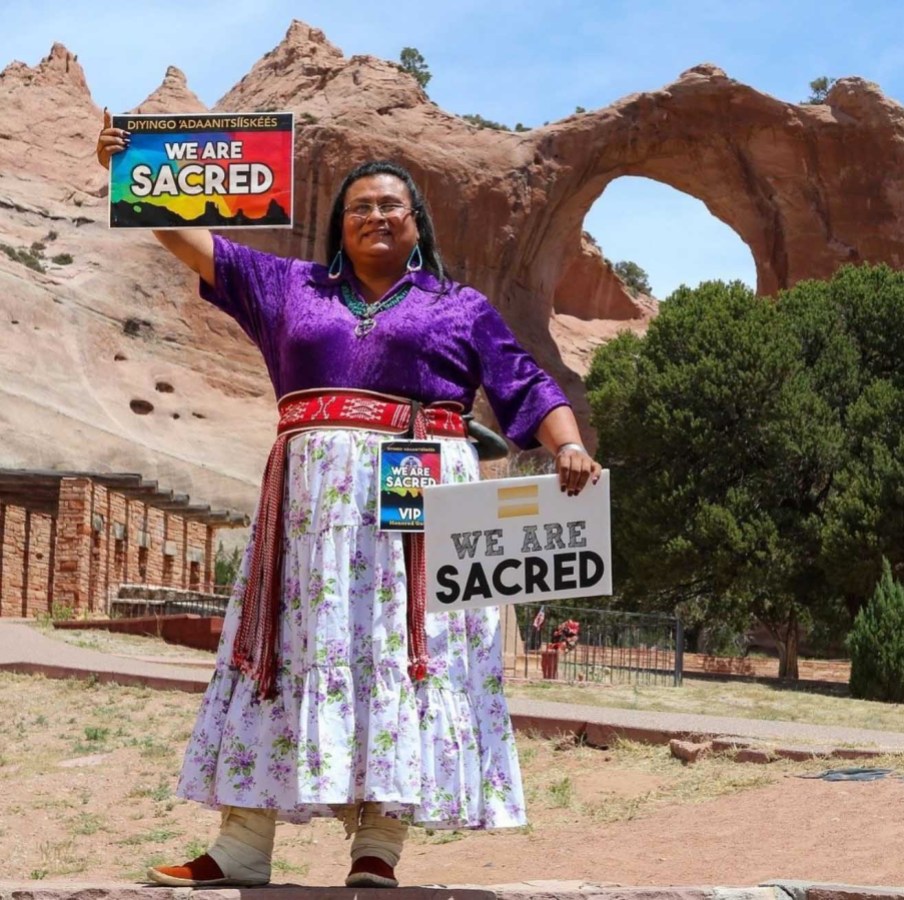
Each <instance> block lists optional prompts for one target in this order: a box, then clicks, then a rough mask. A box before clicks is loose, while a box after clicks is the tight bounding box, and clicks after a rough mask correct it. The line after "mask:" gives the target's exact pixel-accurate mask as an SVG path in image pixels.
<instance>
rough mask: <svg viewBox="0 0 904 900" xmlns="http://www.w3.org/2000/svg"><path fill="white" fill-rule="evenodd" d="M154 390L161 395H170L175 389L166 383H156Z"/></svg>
mask: <svg viewBox="0 0 904 900" xmlns="http://www.w3.org/2000/svg"><path fill="white" fill-rule="evenodd" d="M154 388H155V390H157V391H159V392H160V393H161V394H172V392H173V391H174V390H175V388H174V387H173V386H172V385H171V384H170V383H169V382H168V381H158V382H157V384H155V385H154Z"/></svg>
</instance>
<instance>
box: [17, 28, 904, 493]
mask: <svg viewBox="0 0 904 900" xmlns="http://www.w3.org/2000/svg"><path fill="white" fill-rule="evenodd" d="M203 108H204V107H203V104H202V103H201V102H200V101H199V100H198V98H197V97H196V96H195V95H194V94H192V93H191V91H190V90H189V88H188V85H187V84H186V83H185V79H184V76H183V75H182V73H181V72H179V70H177V69H174V68H171V69H169V70H168V72H167V74H166V78H165V80H164V82H163V84H162V85H161V87H160V88H159V89H158V90H157V91H155V92H154V94H152V95H151V97H149V98H148V99H147V101H145V103H142V104H140V106H139V107H138V109H140V110H141V111H144V112H162V111H197V110H202V109H203ZM214 108H215V109H217V110H224V111H225V110H243V111H247V110H253V109H276V108H280V109H291V110H293V111H294V112H295V113H296V115H297V121H298V129H297V138H296V173H297V175H296V179H297V184H296V208H295V221H296V224H295V227H294V229H292V230H290V231H274V232H271V233H266V234H265V233H250V232H249V233H246V234H244V235H242V236H241V237H242V239H245V240H247V241H249V242H252V243H255V244H256V245H258V246H265V247H268V248H270V249H273V250H275V251H276V252H281V253H291V254H295V255H299V256H303V257H308V258H320V259H322V258H323V256H324V240H325V231H326V228H325V225H326V217H327V214H328V209H329V204H330V201H331V199H332V195H333V193H334V191H335V189H336V187H337V185H338V182H339V181H340V179H341V178H342V176H343V175H344V173H345V171H346V170H347V169H348V168H349V166H350V165H352V164H354V163H356V162H358V161H360V160H362V159H365V158H373V157H381V156H388V157H393V158H396V159H399V160H400V161H401V162H403V163H404V164H406V165H407V166H409V167H410V168H411V170H412V172H413V173H414V175H415V177H416V178H417V179H418V180H419V181H420V182H421V183H422V184H423V186H424V188H425V191H426V193H427V196H428V197H429V198H430V201H431V205H432V207H433V210H434V214H435V217H436V222H437V230H438V234H439V239H440V243H441V246H442V247H443V250H444V253H445V256H446V257H447V259H448V261H449V263H450V266H451V268H452V270H453V271H454V273H455V274H456V276H457V277H459V278H461V279H463V280H467V281H469V282H471V283H473V284H475V285H476V286H477V287H479V288H480V289H482V290H484V291H485V292H486V293H487V294H488V295H489V296H490V297H491V298H492V299H493V301H494V302H495V303H496V304H497V305H498V307H499V309H500V310H501V312H502V313H503V315H504V316H505V317H506V318H507V319H508V320H509V322H510V323H511V325H512V327H513V328H514V329H515V331H516V332H517V333H518V335H519V336H520V337H521V339H522V340H523V341H524V342H525V344H526V345H527V346H528V347H529V348H530V349H531V350H532V351H533V353H534V354H535V355H536V357H537V358H538V359H539V361H540V362H541V363H542V364H543V365H544V366H546V367H547V368H549V369H550V370H551V371H552V372H553V373H554V374H555V375H556V376H557V377H558V378H559V379H560V380H561V381H562V382H563V384H564V385H565V386H566V388H567V390H568V391H569V393H570V395H571V397H572V398H573V400H574V402H575V405H576V409H577V410H578V412H579V414H580V415H582V416H583V415H585V414H586V403H585V401H584V398H583V395H582V389H581V385H580V377H579V375H580V373H581V372H582V371H583V368H584V367H585V366H586V363H587V360H588V357H589V350H590V347H591V346H593V345H594V344H595V343H597V342H599V341H601V340H604V339H606V338H608V337H610V336H611V334H612V333H614V331H615V330H616V329H617V328H619V327H633V328H639V329H643V328H644V327H645V323H646V322H647V321H648V320H649V318H650V317H651V315H653V314H654V312H655V306H654V304H652V303H650V302H649V301H647V300H645V299H644V298H639V299H638V300H637V301H635V300H634V299H633V298H631V297H630V295H629V294H628V293H627V292H626V291H625V290H624V289H623V287H622V286H621V285H620V283H619V282H617V280H614V279H613V277H612V273H611V271H610V270H609V269H608V267H607V266H606V264H605V263H604V261H603V259H602V255H601V254H599V253H598V251H595V250H594V248H592V247H591V246H589V245H588V244H586V243H585V242H582V237H581V228H582V224H583V220H584V216H585V214H586V212H587V210H588V209H589V208H590V206H591V204H592V203H593V202H594V201H595V200H596V199H597V198H598V197H599V196H600V194H601V193H602V192H603V190H604V189H605V187H606V185H607V184H608V183H609V182H610V181H612V180H613V179H615V178H617V177H619V176H621V175H642V176H647V177H650V178H655V179H658V180H660V181H663V182H665V183H667V184H670V185H672V186H673V187H676V188H678V189H679V190H683V191H685V192H687V193H689V194H691V195H693V196H695V197H698V198H699V199H701V200H702V201H703V202H704V203H705V204H706V205H707V207H708V208H709V209H710V211H711V212H712V213H713V214H714V215H716V216H717V217H718V218H720V219H722V220H723V221H724V222H726V223H727V224H729V225H730V226H731V227H732V228H733V229H734V230H735V231H737V233H738V234H739V235H740V236H741V237H742V239H743V240H744V241H745V242H746V243H747V244H748V245H749V246H750V248H751V250H752V252H753V255H754V258H755V261H756V265H757V274H758V286H759V289H760V291H761V292H763V293H769V292H772V291H774V290H776V289H778V288H780V287H783V286H785V285H788V284H791V283H793V282H794V281H796V280H798V279H800V278H803V277H808V276H823V275H828V274H830V273H831V272H832V271H833V270H834V269H835V268H836V267H837V265H838V264H839V263H841V262H846V261H857V260H871V261H872V260H885V261H888V262H889V263H891V264H892V265H896V266H897V265H901V264H902V263H904V252H902V251H904V247H902V238H901V236H900V234H901V232H900V228H899V224H898V223H899V220H900V218H901V215H900V207H901V206H902V204H904V200H902V198H904V191H902V186H901V179H902V177H904V176H902V175H901V172H902V171H904V170H902V167H901V166H900V165H899V163H900V159H899V156H900V154H901V153H902V150H901V147H902V146H904V140H902V138H904V116H902V112H904V110H902V108H901V107H900V106H899V105H898V104H896V103H894V102H892V101H890V100H888V99H887V98H885V97H883V96H882V94H881V92H880V91H879V90H878V88H876V87H875V86H874V85H870V84H867V83H865V82H863V81H861V80H860V79H856V78H848V79H842V80H841V81H839V82H838V83H836V84H835V86H834V87H833V89H832V91H831V92H830V94H829V97H828V102H827V104H826V105H824V106H812V107H811V106H797V105H795V104H790V103H783V102H781V101H779V100H776V99H774V98H772V97H768V96H766V95H764V94H761V93H759V92H757V91H755V90H754V89H752V88H749V87H746V86H745V85H741V84H739V83H737V82H735V81H733V80H731V79H730V78H728V77H727V76H726V75H725V74H724V73H723V72H722V71H721V70H719V69H717V68H716V67H715V66H710V65H703V66H697V67H696V68H694V69H691V70H690V71H688V72H686V73H684V74H683V75H682V76H681V77H680V78H679V79H678V80H677V81H676V82H674V83H673V84H671V85H668V86H666V87H665V88H663V89H661V90H659V91H653V92H649V93H644V94H637V95H632V96H630V97H626V98H624V99H623V100H621V101H619V102H618V103H616V104H614V105H612V106H611V107H607V108H604V109H599V110H596V111H593V112H590V113H584V114H580V115H574V116H570V117H568V118H567V119H564V120H562V121H561V122H556V123H553V124H551V125H549V126H546V127H544V128H537V129H534V130H532V131H528V132H523V133H511V132H498V131H490V130H480V129H478V128H476V127H474V126H472V125H469V124H468V123H466V122H464V121H463V120H462V119H460V118H458V117H456V116H453V115H450V114H448V113H446V112H444V111H443V110H441V109H439V108H438V107H437V106H436V105H435V104H433V103H432V102H431V101H430V100H429V99H428V98H427V97H426V95H425V94H424V92H423V91H422V89H421V88H420V87H419V86H418V85H417V83H416V82H415V81H414V79H413V78H411V77H410V76H408V75H406V74H405V73H403V72H401V71H400V70H399V68H398V67H397V66H396V65H395V64H393V63H389V62H386V61H383V60H379V59H375V58H373V57H369V56H358V57H352V58H350V59H347V58H345V57H344V56H343V55H342V53H341V52H340V51H339V50H338V49H336V48H335V47H333V46H332V45H331V44H330V43H329V42H328V41H327V40H326V38H325V37H324V35H323V34H322V32H319V31H317V30H315V29H311V28H309V27H308V26H306V25H304V24H302V23H300V22H295V23H293V24H292V26H291V27H290V29H289V31H288V33H287V35H286V38H285V40H284V41H283V42H282V43H281V44H280V45H279V46H278V47H276V48H275V49H274V50H273V51H271V52H270V53H268V54H267V55H266V56H265V57H264V58H263V59H262V60H260V61H259V62H258V63H257V64H256V65H255V66H254V68H253V69H252V71H251V72H249V73H248V75H246V76H245V78H243V79H242V80H241V82H239V84H238V85H236V87H235V88H233V89H232V90H231V91H230V92H229V93H228V94H227V95H226V96H225V97H223V98H222V100H220V101H219V102H218V103H217V104H216V105H215V107H214ZM99 123H100V109H99V108H98V106H97V104H96V103H95V102H94V100H93V98H92V97H91V94H90V92H89V90H88V86H87V84H86V82H85V77H84V73H83V71H82V69H81V67H80V66H79V64H78V61H77V59H76V57H75V56H73V55H72V54H71V53H70V52H69V51H68V50H66V48H64V47H62V46H60V45H55V46H54V47H53V49H52V51H51V53H50V55H49V56H48V57H47V58H46V59H45V60H43V61H42V62H41V63H40V64H39V65H37V66H35V67H34V68H31V67H28V66H26V65H24V64H22V63H12V64H11V65H9V66H8V67H7V68H6V69H5V70H4V71H3V72H2V73H0V209H2V210H3V213H4V218H3V225H2V226H0V228H2V233H0V241H2V243H3V244H4V245H6V246H7V247H9V248H10V250H11V251H12V252H13V253H17V251H20V250H27V249H28V248H30V247H31V246H32V245H33V244H34V242H40V243H43V244H44V245H45V246H44V249H43V250H38V251H36V252H37V253H38V254H43V257H44V259H43V262H41V261H40V260H37V262H38V264H40V265H43V266H44V267H45V269H46V271H44V272H38V271H34V270H33V269H31V268H28V267H27V266H26V265H24V264H23V261H22V259H23V257H22V255H21V254H19V255H18V257H17V259H12V258H9V256H8V255H7V254H6V253H0V334H2V335H3V337H2V344H0V427H3V429H4V435H5V439H4V442H3V445H2V446H3V449H2V450H0V466H30V467H34V466H48V467H50V466H57V467H64V466H65V467H74V468H76V467H77V468H98V469H115V470H124V469H132V470H136V471H141V472H143V473H144V474H146V475H148V476H151V477H154V476H156V477H159V478H160V479H161V480H162V481H165V482H166V483H167V485H168V486H172V487H175V488H177V489H180V490H188V491H189V492H191V493H193V494H195V495H196V496H198V497H203V498H208V499H215V500H218V501H220V502H224V503H231V504H235V505H238V506H241V507H243V508H245V509H247V508H249V507H250V506H251V505H252V503H253V498H254V493H255V488H254V485H255V482H256V480H257V476H258V472H259V470H260V468H261V466H262V464H263V460H264V457H265V455H266V449H267V447H268V445H269V442H270V437H271V433H272V432H271V430H272V423H273V413H272V398H271V396H270V388H269V384H268V383H267V382H266V379H265V376H264V375H263V371H262V367H261V365H260V362H259V359H258V357H257V353H256V351H255V350H254V349H253V348H252V347H250V346H249V344H248V342H247V341H246V340H245V338H244V337H243V336H242V335H241V334H240V332H239V331H238V329H237V328H236V327H234V326H233V325H232V323H230V322H229V321H227V320H225V319H224V318H223V316H222V315H221V314H219V313H218V312H216V311H215V310H212V309H210V308H209V307H206V306H205V305H204V304H203V303H201V301H199V300H198V299H197V298H196V296H195V286H194V284H193V279H191V278H190V277H188V275H186V274H185V273H184V272H182V271H181V270H180V269H179V268H178V266H176V265H175V264H173V262H172V261H171V260H170V259H169V258H168V257H167V255H166V254H165V253H164V251H162V250H161V249H160V248H159V247H158V246H157V245H156V243H155V242H154V240H153V238H152V237H150V236H149V235H143V234H129V233H115V234H113V233H110V232H109V231H108V229H107V227H106V224H105V216H106V180H105V177H104V173H103V172H101V170H99V169H98V168H97V166H96V164H95V163H94V142H95V138H96V134H97V129H98V126H99ZM66 253H68V254H71V256H72V258H73V262H72V263H71V264H69V265H65V264H62V263H53V262H51V261H50V260H51V259H52V257H53V256H59V255H60V254H66ZM170 387H171V388H172V390H169V388H170ZM136 401H137V402H136ZM147 404H150V405H151V406H152V407H153V410H152V411H150V412H148V413H147V414H140V412H141V411H142V410H144V411H147ZM136 409H137V410H139V412H136V411H134V410H136Z"/></svg>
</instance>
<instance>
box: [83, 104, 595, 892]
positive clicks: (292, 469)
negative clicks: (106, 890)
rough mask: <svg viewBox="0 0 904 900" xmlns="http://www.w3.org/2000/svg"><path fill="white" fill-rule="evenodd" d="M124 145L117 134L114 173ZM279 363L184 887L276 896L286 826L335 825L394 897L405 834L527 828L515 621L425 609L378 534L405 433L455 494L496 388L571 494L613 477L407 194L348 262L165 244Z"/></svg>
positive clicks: (409, 553) (354, 245) (378, 166)
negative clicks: (455, 269) (475, 415)
mask: <svg viewBox="0 0 904 900" xmlns="http://www.w3.org/2000/svg"><path fill="white" fill-rule="evenodd" d="M127 141H128V135H127V134H126V133H125V132H123V131H121V130H119V129H114V128H111V127H110V121H109V118H107V119H106V120H105V123H104V128H103V129H102V130H101V133H100V136H99V139H98V146H97V154H98V159H99V160H100V162H101V164H102V165H105V166H109V160H110V156H111V155H112V154H113V153H116V152H118V151H120V150H122V149H123V148H124V147H125V146H126V143H127ZM155 236H156V237H157V239H158V240H159V241H160V242H161V243H162V244H163V246H164V247H166V248H167V249H168V250H169V251H170V252H172V253H173V254H174V255H175V256H176V257H177V258H178V259H180V260H181V261H182V262H183V263H185V264H186V265H188V266H189V267H190V268H192V269H193V270H194V271H195V272H197V273H198V275H199V276H200V278H201V288H200V289H201V295H202V296H203V297H204V298H205V299H207V300H209V301H210V302H211V303H213V304H215V305H216V306H218V307H219V308H220V309H222V310H223V311H225V312H226V313H228V314H229V315H231V316H233V317H234V318H235V319H236V321H237V322H238V323H239V324H240V325H241V327H242V328H243V329H244V331H245V332H246V333H247V334H248V336H249V337H250V338H251V340H252V341H254V342H255V343H256V344H257V346H258V347H259V348H260V350H261V353H262V355H263V357H264V360H265V362H266V365H267V368H268V371H269V374H270V377H271V380H272V382H273V386H274V390H275V393H276V396H277V398H279V407H280V424H279V429H278V433H279V436H278V438H277V441H276V444H275V445H274V450H273V452H272V453H271V457H270V460H269V462H268V465H267V470H266V472H265V476H264V485H263V488H262V492H261V502H260V504H259V507H258V511H257V513H256V516H255V520H254V524H253V526H252V539H251V542H250V544H249V547H248V550H247V551H246V554H245V558H244V562H243V567H242V573H241V577H240V578H239V581H238V583H237V585H236V588H235V592H234V594H233V598H232V602H231V603H230V606H229V610H228V612H227V615H226V620H225V622H224V628H223V638H222V641H221V644H220V649H219V653H218V658H217V666H216V671H215V673H214V676H213V678H212V680H211V683H210V686H209V688H208V690H207V693H206V694H205V697H204V700H203V703H202V705H201V710H200V713H199V716H198V720H197V723H196V725H195V729H194V733H193V735H192V738H191V740H190V742H189V746H188V750H187V752H186V756H185V762H184V766H183V770H182V776H181V779H180V782H179V789H178V793H179V794H180V796H182V797H185V798H188V799H192V800H197V801H199V802H201V803H203V804H205V805H207V806H211V807H215V808H220V809H221V810H222V824H221V829H220V834H219V835H218V837H217V839H216V840H215V842H214V843H213V845H212V846H211V847H210V848H209V850H208V852H207V853H206V854H204V855H202V856H200V857H198V858H197V859H195V860H192V861H191V862H188V863H185V864H184V865H182V866H160V867H155V868H153V869H151V870H149V872H148V876H149V878H150V879H151V880H152V881H155V882H158V883H162V884H169V885H187V886H203V885H213V884H238V885H251V884H265V883H267V882H268V881H269V878H270V855H271V851H272V845H273V834H274V823H275V819H276V818H280V819H284V820H288V821H297V822H303V821H308V820H309V819H310V818H311V817H312V816H337V817H339V818H341V819H342V820H343V821H344V823H345V825H346V830H347V832H348V833H349V834H352V835H353V836H354V840H353V841H352V846H351V857H352V865H351V871H350V872H349V874H348V876H347V878H346V884H348V885H370V886H382V887H394V886H396V885H397V883H398V882H397V879H396V876H395V871H394V870H395V866H396V865H397V863H398V861H399V856H400V853H401V850H402V845H403V842H404V839H405V834H406V832H407V828H408V824H409V823H412V824H416V825H424V826H428V827H430V828H501V827H514V826H519V825H523V824H524V823H525V811H524V800H523V795H522V790H521V781H520V773H519V769H518V761H517V754H516V751H515V744H514V737H513V733H512V728H511V724H510V721H509V716H508V711H507V709H506V705H505V701H504V698H503V695H502V648H501V641H500V633H499V617H498V611H497V610H496V609H481V610H475V611H469V612H454V613H442V614H431V615H428V616H424V614H423V599H424V598H423V559H422V556H421V553H422V550H421V547H422V545H421V544H420V543H419V539H418V538H410V537H407V536H406V537H404V538H403V536H402V535H400V534H398V533H392V532H382V531H380V530H379V529H378V528H377V524H376V508H377V499H376V498H377V470H376V465H377V455H378V450H379V446H380V443H381V442H382V441H384V440H386V438H387V434H396V435H398V434H399V433H400V432H401V433H409V434H411V435H413V436H417V437H422V436H425V435H426V436H428V437H429V438H430V439H431V440H437V441H439V442H440V444H441V454H442V456H441V468H442V480H443V482H446V483H448V482H464V481H471V480H474V479H476V478H477V477H478V468H477V459H476V454H475V451H474V449H473V446H472V445H471V443H470V442H469V441H468V440H467V439H466V436H467V429H466V427H465V424H464V421H463V419H462V415H461V414H462V413H465V412H467V411H469V410H470V409H471V406H472V403H473V400H474V395H475V392H476V391H477V389H478V388H479V387H481V386H483V388H484V390H485V391H486V395H487V397H488V399H489V402H490V405H491V406H492V408H493V411H494V412H495V414H496V417H497V419H498V420H499V422H500V425H501V426H502V428H503V430H504V431H505V433H506V434H507V436H508V437H509V438H510V439H511V440H513V441H514V442H515V443H516V444H518V445H519V446H521V447H529V446H536V442H537V441H539V443H541V444H542V445H543V446H544V447H546V448H547V449H549V450H550V451H551V452H552V453H553V454H554V455H555V460H556V471H557V472H558V474H559V478H560V481H561V486H562V490H563V491H568V492H569V493H571V494H576V493H578V492H579V491H580V490H581V489H582V488H583V486H584V485H585V484H586V482H587V480H588V479H590V478H593V479H594V480H595V479H596V478H597V477H598V474H599V468H600V467H599V465H598V463H596V462H595V461H593V460H592V459H591V457H590V456H589V455H588V453H587V452H586V450H585V449H584V448H583V446H582V445H581V443H580V435H579V432H578V427H577V424H576V422H575V419H574V415H573V413H572V411H571V408H570V406H569V405H568V402H567V400H566V398H565V396H564V394H563V393H562V391H561V390H560V389H559V387H558V386H557V385H556V384H555V383H554V382H553V381H552V379H550V377H549V376H548V375H546V374H545V373H544V372H543V371H541V370H540V369H539V368H538V367H537V365H536V363H535V362H534V361H533V359H532V358H531V357H530V356H529V355H528V354H527V353H526V352H525V351H524V350H523V349H522V348H521V347H520V346H519V345H518V344H517V342H516V341H515V339H514V337H513V336H512V334H511V332H510V331H509V329H508V328H507V326H506V325H505V323H504V322H503V320H502V318H501V317H500V315H499V314H498V312H496V310H495V309H494V308H493V307H492V306H491V305H490V304H489V302H488V301H487V300H486V298H485V297H484V296H483V295H481V294H480V293H478V292H477V291H475V290H473V289H472V288H469V287H466V286H463V285H459V284H456V283H454V282H452V281H450V280H449V279H448V278H447V277H446V273H445V271H444V268H443V264H442V259H441V257H440V254H439V251H438V249H437V247H436V241H435V236H434V230H433V223H432V220H431V218H430V215H429V212H428V210H427V207H426V204H425V202H424V200H423V198H422V196H421V194H420V191H419V190H418V188H417V186H416V185H415V184H414V182H413V180H412V178H411V176H410V175H409V174H408V172H406V171H405V170H404V169H402V168H401V167H399V166H397V165H395V164H393V163H388V162H371V163H366V164H365V165H362V166H359V167H358V168H356V169H354V170H353V171H352V172H350V173H349V175H348V176H347V177H346V179H345V181H344V182H343V184H342V186H341V187H340V189H339V192H338V194H337V196H336V199H335V203H334V205H333V209H332V213H331V216H330V222H329V234H328V241H327V242H328V247H329V250H328V261H329V265H328V266H325V265H319V264H317V263H311V262H304V261H301V260H297V259H285V258H281V257H277V256H273V255H270V254H266V253H261V252H259V251H255V250H252V249H249V248H247V247H243V246H241V245H238V244H235V243H232V242H230V241H228V240H225V239H223V238H221V237H214V236H212V235H211V234H210V233H209V232H207V231H203V230H182V231H162V232H155Z"/></svg>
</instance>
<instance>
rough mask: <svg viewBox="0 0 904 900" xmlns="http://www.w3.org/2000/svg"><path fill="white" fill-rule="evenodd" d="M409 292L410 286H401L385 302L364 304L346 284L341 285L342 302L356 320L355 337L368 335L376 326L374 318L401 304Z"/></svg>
mask: <svg viewBox="0 0 904 900" xmlns="http://www.w3.org/2000/svg"><path fill="white" fill-rule="evenodd" d="M410 290H411V285H410V284H403V285H402V286H401V287H400V288H399V289H398V290H397V291H396V292H395V293H394V294H390V295H389V296H388V297H387V298H386V299H385V300H381V301H380V302H379V303H365V302H364V301H363V300H361V299H360V298H359V297H356V296H355V292H354V291H353V290H352V289H351V288H350V287H349V286H348V284H347V283H346V282H343V283H342V302H343V303H344V304H345V306H346V307H347V308H348V310H349V312H351V314H352V315H353V316H354V317H355V318H356V319H357V320H358V324H357V325H355V336H356V337H359V338H362V337H365V336H366V335H368V334H370V333H371V332H372V331H373V330H374V326H375V325H376V324H377V323H376V322H375V321H374V316H375V315H377V313H381V312H383V311H384V310H387V309H392V307H393V306H397V305H398V304H399V303H401V302H402V301H403V300H404V299H405V297H407V296H408V291H410Z"/></svg>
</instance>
